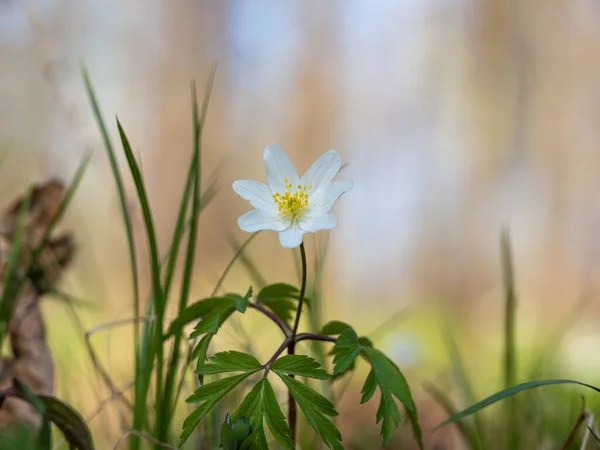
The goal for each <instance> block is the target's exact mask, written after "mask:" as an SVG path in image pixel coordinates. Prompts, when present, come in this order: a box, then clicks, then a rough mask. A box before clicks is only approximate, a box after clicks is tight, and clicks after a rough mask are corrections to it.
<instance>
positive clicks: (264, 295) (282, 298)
mask: <svg viewBox="0 0 600 450" xmlns="http://www.w3.org/2000/svg"><path fill="white" fill-rule="evenodd" d="M299 296H300V291H299V290H298V288H296V287H294V286H291V285H289V284H285V283H276V284H270V285H268V286H265V287H264V288H262V289H261V290H260V291H259V292H258V294H257V295H256V302H257V303H259V304H262V305H264V306H266V307H267V308H269V309H270V310H271V311H273V313H274V314H275V315H276V316H277V317H279V318H280V319H281V320H283V321H284V322H285V323H287V324H289V322H290V321H291V320H292V317H293V314H292V313H293V312H295V311H296V306H297V301H298V299H299ZM305 300H306V298H305Z"/></svg>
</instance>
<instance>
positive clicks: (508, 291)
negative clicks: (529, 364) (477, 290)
mask: <svg viewBox="0 0 600 450" xmlns="http://www.w3.org/2000/svg"><path fill="white" fill-rule="evenodd" d="M500 247H501V253H502V273H503V276H504V292H505V331H504V387H505V388H508V387H510V386H513V385H514V384H515V383H516V370H517V369H516V359H517V357H516V329H515V328H516V327H515V322H516V312H517V295H516V291H515V277H514V268H513V258H512V249H511V245H510V235H509V233H508V230H506V229H505V230H503V231H502V236H501V242H500ZM506 407H507V417H506V427H507V429H506V435H507V436H508V439H509V444H508V446H509V447H510V448H511V449H514V450H517V449H518V448H519V441H520V438H519V426H518V419H517V404H516V403H515V400H514V399H510V400H509V402H508V404H507V405H506Z"/></svg>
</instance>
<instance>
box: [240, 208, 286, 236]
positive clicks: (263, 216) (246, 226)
mask: <svg viewBox="0 0 600 450" xmlns="http://www.w3.org/2000/svg"><path fill="white" fill-rule="evenodd" d="M238 225H239V226H240V228H241V229H242V230H244V231H248V232H250V233H253V232H255V231H258V230H272V231H282V230H285V229H286V228H287V227H289V225H290V220H289V219H284V218H283V217H282V216H281V214H271V213H270V212H268V211H264V210H262V209H255V210H254V211H250V212H249V213H246V214H244V215H243V216H241V217H240V218H239V219H238Z"/></svg>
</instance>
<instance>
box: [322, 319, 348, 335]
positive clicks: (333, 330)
mask: <svg viewBox="0 0 600 450" xmlns="http://www.w3.org/2000/svg"><path fill="white" fill-rule="evenodd" d="M351 329H352V327H351V326H350V325H348V324H347V323H346V322H340V321H339V320H332V321H331V322H327V323H326V324H325V325H323V328H321V331H320V334H322V335H324V336H335V335H337V334H342V333H343V332H344V331H346V330H351Z"/></svg>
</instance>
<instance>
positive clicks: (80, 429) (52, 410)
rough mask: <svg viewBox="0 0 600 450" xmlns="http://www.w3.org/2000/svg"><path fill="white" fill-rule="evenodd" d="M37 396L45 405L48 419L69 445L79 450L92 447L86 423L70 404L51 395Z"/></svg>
mask: <svg viewBox="0 0 600 450" xmlns="http://www.w3.org/2000/svg"><path fill="white" fill-rule="evenodd" d="M39 398H40V399H41V400H42V402H43V403H44V406H45V407H46V414H47V416H48V420H50V421H51V422H53V423H54V424H55V425H56V426H57V427H58V428H59V429H60V431H62V433H63V435H64V436H65V440H66V441H67V442H68V443H69V445H71V446H72V447H73V448H76V449H79V450H93V449H94V444H93V441H92V435H91V433H90V430H89V428H88V426H87V423H86V422H85V420H84V419H83V417H81V415H80V414H79V413H78V412H77V411H76V410H75V409H74V408H73V407H72V406H70V405H68V404H66V403H64V402H62V401H60V400H59V399H57V398H56V397H52V396H46V395H40V396H39Z"/></svg>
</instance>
